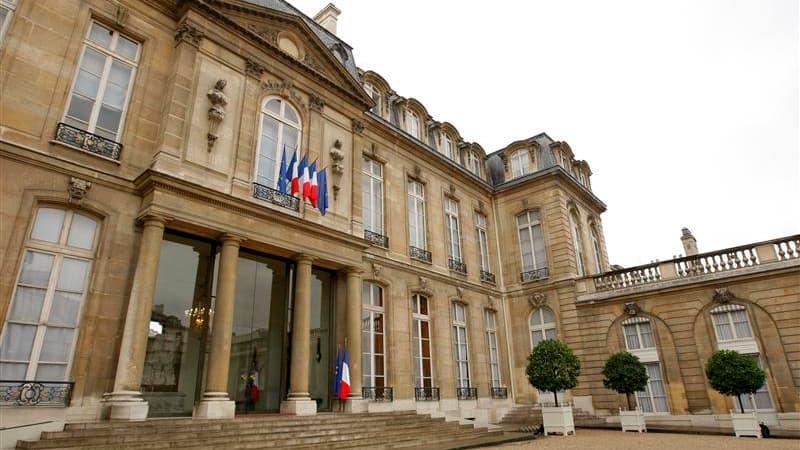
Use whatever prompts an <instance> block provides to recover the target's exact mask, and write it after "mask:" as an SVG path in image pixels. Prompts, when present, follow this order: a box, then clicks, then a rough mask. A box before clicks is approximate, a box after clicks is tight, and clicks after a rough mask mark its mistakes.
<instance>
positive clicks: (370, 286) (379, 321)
mask: <svg viewBox="0 0 800 450" xmlns="http://www.w3.org/2000/svg"><path fill="white" fill-rule="evenodd" d="M383 317H384V316H383V288H381V287H380V286H378V285H377V284H374V283H368V282H364V283H363V284H362V285H361V354H362V356H361V364H362V368H361V370H362V385H363V386H365V387H385V386H386V367H385V361H386V353H385V352H384V348H385V347H384V331H383V330H384V321H383Z"/></svg>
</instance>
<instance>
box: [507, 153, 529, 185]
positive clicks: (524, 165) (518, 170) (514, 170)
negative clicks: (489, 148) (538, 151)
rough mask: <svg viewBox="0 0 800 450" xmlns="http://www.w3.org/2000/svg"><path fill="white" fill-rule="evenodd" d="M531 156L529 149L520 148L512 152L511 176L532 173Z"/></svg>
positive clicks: (515, 176)
mask: <svg viewBox="0 0 800 450" xmlns="http://www.w3.org/2000/svg"><path fill="white" fill-rule="evenodd" d="M529 160H530V157H529V156H528V150H527V149H520V150H517V151H515V152H514V153H512V154H511V178H517V177H521V176H523V175H525V174H527V173H530V171H531V169H530V164H529V163H528V162H529Z"/></svg>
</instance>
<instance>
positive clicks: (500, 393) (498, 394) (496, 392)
mask: <svg viewBox="0 0 800 450" xmlns="http://www.w3.org/2000/svg"><path fill="white" fill-rule="evenodd" d="M492 398H495V399H504V398H508V388H504V387H493V388H492Z"/></svg>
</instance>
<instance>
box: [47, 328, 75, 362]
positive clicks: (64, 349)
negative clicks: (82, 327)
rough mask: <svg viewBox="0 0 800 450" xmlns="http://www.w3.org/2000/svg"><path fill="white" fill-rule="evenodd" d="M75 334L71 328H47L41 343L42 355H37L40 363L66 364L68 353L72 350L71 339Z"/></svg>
mask: <svg viewBox="0 0 800 450" xmlns="http://www.w3.org/2000/svg"><path fill="white" fill-rule="evenodd" d="M74 334H75V329H73V328H56V327H47V331H46V332H45V333H44V342H43V343H42V353H41V354H40V355H39V360H40V361H47V362H64V363H65V362H67V360H68V359H69V352H70V349H71V348H72V337H73V335H74Z"/></svg>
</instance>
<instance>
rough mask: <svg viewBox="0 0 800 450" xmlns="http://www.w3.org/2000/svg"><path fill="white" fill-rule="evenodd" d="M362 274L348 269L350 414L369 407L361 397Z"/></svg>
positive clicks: (347, 336)
mask: <svg viewBox="0 0 800 450" xmlns="http://www.w3.org/2000/svg"><path fill="white" fill-rule="evenodd" d="M361 274H362V271H361V269H359V268H356V267H351V268H348V269H347V298H346V299H345V302H346V305H345V306H346V308H345V311H346V312H345V330H346V331H345V336H346V338H347V358H348V369H349V370H350V394H349V395H348V396H347V402H346V403H345V411H348V412H364V411H366V410H367V408H366V406H367V405H366V403H365V402H364V401H363V400H362V397H361Z"/></svg>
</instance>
